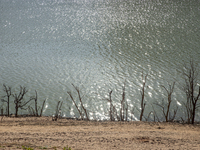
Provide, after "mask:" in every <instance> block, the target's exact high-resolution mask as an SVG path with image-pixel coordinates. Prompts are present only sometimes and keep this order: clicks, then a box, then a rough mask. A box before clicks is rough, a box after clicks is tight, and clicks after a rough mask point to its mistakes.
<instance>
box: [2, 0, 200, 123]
mask: <svg viewBox="0 0 200 150" xmlns="http://www.w3.org/2000/svg"><path fill="white" fill-rule="evenodd" d="M199 25H200V1H198V0H193V1H191V0H177V1H172V0H157V1H153V0H150V1H149V0H148V1H146V0H126V1H124V0H98V1H97V0H35V1H32V0H17V1H16V0H1V1H0V84H1V85H3V84H6V85H7V86H10V87H12V90H13V92H18V91H19V86H20V85H22V86H25V87H26V88H27V89H28V90H29V91H28V93H27V94H26V97H25V98H26V99H29V97H30V96H34V94H35V90H37V92H38V100H39V102H38V103H39V106H41V105H42V102H43V100H45V99H46V104H45V109H44V112H43V114H44V115H52V114H54V113H55V109H56V105H57V102H58V101H63V105H62V114H63V116H66V117H79V114H78V112H77V110H76V107H75V105H74V104H73V102H72V101H71V99H70V97H69V95H68V94H67V92H68V91H71V92H72V95H73V96H74V98H75V99H76V102H77V103H78V95H77V93H76V91H75V89H74V88H73V86H72V83H73V84H74V85H75V86H77V87H78V88H79V89H80V92H81V95H82V96H83V97H82V100H83V103H84V106H85V107H86V109H87V110H88V112H89V116H90V118H91V119H100V120H103V119H108V118H109V113H108V110H109V103H108V102H107V101H106V100H104V99H105V98H108V96H109V92H110V91H111V90H112V91H113V92H112V99H113V104H114V105H115V106H116V108H117V109H118V110H119V109H120V100H121V99H122V86H123V85H124V84H125V91H126V97H125V98H126V100H127V103H128V105H129V119H130V118H133V120H138V119H139V114H140V101H141V94H140V91H141V87H142V84H143V80H142V77H141V76H142V74H143V75H146V74H148V77H147V81H146V86H147V87H146V88H145V102H146V109H145V112H144V115H145V116H147V115H148V114H149V112H151V111H152V105H153V107H154V109H155V110H156V111H157V113H158V115H159V117H160V118H161V119H162V111H161V110H160V108H159V107H157V106H155V105H154V103H155V102H159V103H161V102H162V100H163V99H164V101H165V102H167V94H166V91H165V90H164V88H162V86H161V85H163V86H165V87H166V88H168V84H172V83H173V82H174V81H176V85H175V89H174V92H173V94H172V99H173V102H172V107H171V109H172V110H173V109H174V108H176V107H178V112H177V118H180V117H183V118H184V117H185V113H184V112H185V109H184V106H183V102H184V100H185V99H186V98H185V94H184V92H183V91H182V89H181V88H182V85H183V84H184V80H183V78H182V69H183V66H184V63H188V62H189V61H190V58H192V59H193V60H195V62H196V63H197V64H198V65H200V26H199ZM0 89H1V90H0V96H1V97H2V96H4V95H5V92H3V86H1V87H0ZM12 101H13V100H12ZM0 104H1V107H4V108H5V107H6V104H5V103H2V102H1V103H0ZM31 105H32V106H34V103H33V102H32V104H31ZM14 109H15V107H14V105H13V102H12V103H11V108H10V111H11V112H12V113H14ZM133 109H134V114H133V113H131V111H132V110H133ZM20 112H21V113H24V112H27V111H26V110H25V111H23V110H20ZM199 116H200V113H199V112H197V117H196V118H197V119H198V118H199ZM151 117H153V116H151Z"/></svg>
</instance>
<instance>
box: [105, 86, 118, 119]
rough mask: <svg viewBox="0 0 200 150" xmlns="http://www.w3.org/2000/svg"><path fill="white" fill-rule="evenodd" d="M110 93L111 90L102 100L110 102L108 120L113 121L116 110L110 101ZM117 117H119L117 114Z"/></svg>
mask: <svg viewBox="0 0 200 150" xmlns="http://www.w3.org/2000/svg"><path fill="white" fill-rule="evenodd" d="M111 95H112V90H111V91H110V92H109V98H105V99H103V100H107V101H108V102H109V103H110V110H109V116H110V121H114V120H115V117H114V115H115V113H116V116H117V110H116V109H115V106H114V105H113V103H112V97H111ZM117 118H118V119H119V117H118V116H117Z"/></svg>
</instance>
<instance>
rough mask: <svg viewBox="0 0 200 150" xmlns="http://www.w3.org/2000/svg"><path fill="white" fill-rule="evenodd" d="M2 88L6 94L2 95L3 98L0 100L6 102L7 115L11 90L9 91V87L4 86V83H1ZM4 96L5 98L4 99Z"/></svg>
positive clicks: (8, 114)
mask: <svg viewBox="0 0 200 150" xmlns="http://www.w3.org/2000/svg"><path fill="white" fill-rule="evenodd" d="M3 90H4V91H5V92H6V95H5V96H3V99H1V101H2V102H6V103H7V116H8V117H9V116H10V112H9V110H10V97H11V96H12V92H11V87H9V86H6V85H5V84H3ZM4 98H6V99H4Z"/></svg>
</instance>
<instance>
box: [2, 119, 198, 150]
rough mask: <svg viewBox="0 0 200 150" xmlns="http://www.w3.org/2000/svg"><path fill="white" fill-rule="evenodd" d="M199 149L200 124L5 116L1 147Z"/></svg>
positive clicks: (92, 149)
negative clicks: (53, 119) (56, 119)
mask: <svg viewBox="0 0 200 150" xmlns="http://www.w3.org/2000/svg"><path fill="white" fill-rule="evenodd" d="M67 146H68V147H70V148H71V149H72V150H78V149H79V150H88V149H89V150H98V149H99V150H100V149H105V150H106V149H109V150H110V149H113V150H119V149H130V150H133V149H181V150H182V149H200V125H194V126H193V125H187V124H185V125H183V124H178V123H153V122H151V123H150V122H109V121H107V122H97V121H77V120H71V119H59V120H58V121H52V118H51V117H41V118H36V117H23V118H7V117H4V118H3V119H2V121H1V122H0V150H2V149H6V150H7V149H23V148H29V147H30V148H32V149H53V150H55V149H57V150H59V149H63V148H64V147H67Z"/></svg>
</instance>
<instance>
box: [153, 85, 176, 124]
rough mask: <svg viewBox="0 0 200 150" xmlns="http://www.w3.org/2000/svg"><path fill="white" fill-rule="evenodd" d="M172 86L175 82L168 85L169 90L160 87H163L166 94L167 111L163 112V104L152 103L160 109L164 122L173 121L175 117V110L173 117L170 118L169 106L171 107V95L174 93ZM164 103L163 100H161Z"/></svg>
mask: <svg viewBox="0 0 200 150" xmlns="http://www.w3.org/2000/svg"><path fill="white" fill-rule="evenodd" d="M174 85H175V82H173V84H172V85H171V84H169V89H167V88H166V87H165V86H163V85H161V87H163V88H164V89H165V91H166V92H167V110H165V104H159V103H158V102H156V103H154V104H155V105H157V106H159V107H160V108H161V109H162V112H163V115H164V117H165V121H166V122H168V121H169V120H170V119H174V118H175V116H176V112H177V109H176V110H175V111H174V115H173V117H172V118H169V117H170V115H169V114H170V106H171V102H172V93H173V91H174ZM163 102H164V100H163Z"/></svg>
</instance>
